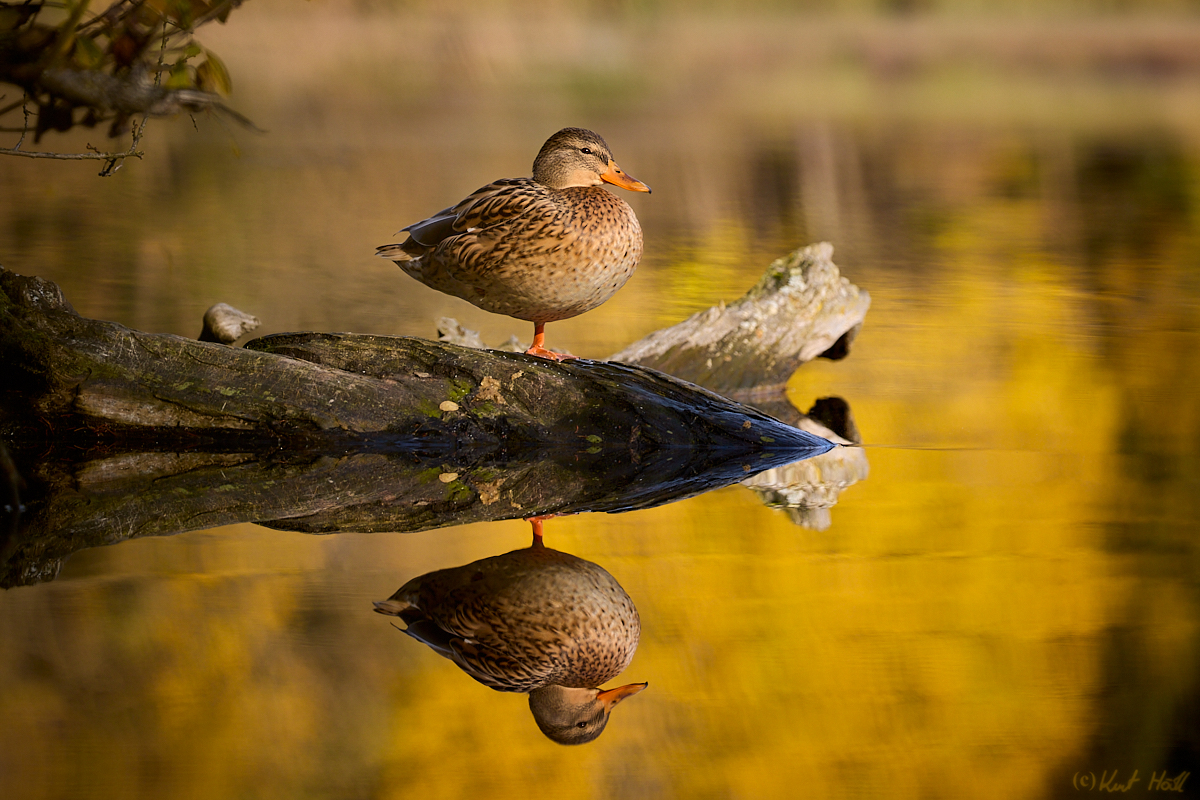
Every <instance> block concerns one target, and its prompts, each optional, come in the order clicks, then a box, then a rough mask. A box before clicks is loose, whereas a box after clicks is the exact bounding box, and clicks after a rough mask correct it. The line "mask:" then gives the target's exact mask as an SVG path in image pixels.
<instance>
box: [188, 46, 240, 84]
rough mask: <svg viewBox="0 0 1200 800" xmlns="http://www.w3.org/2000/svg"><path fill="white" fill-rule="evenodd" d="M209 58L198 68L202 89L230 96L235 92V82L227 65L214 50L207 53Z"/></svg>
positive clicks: (197, 75) (197, 73) (197, 74)
mask: <svg viewBox="0 0 1200 800" xmlns="http://www.w3.org/2000/svg"><path fill="white" fill-rule="evenodd" d="M207 53H208V58H207V59H205V61H204V63H203V64H201V65H200V66H198V67H196V78H197V80H198V81H199V83H200V88H202V89H205V90H207V91H210V92H216V93H217V94H222V95H228V94H230V93H231V92H233V80H232V79H230V77H229V70H228V69H226V68H225V63H224V62H223V61H221V59H220V58H218V57H217V54H216V53H214V52H213V51H212V50H209V51H207Z"/></svg>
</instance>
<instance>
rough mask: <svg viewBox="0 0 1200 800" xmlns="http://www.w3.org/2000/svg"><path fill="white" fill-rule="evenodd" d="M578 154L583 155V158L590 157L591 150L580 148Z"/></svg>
mask: <svg viewBox="0 0 1200 800" xmlns="http://www.w3.org/2000/svg"><path fill="white" fill-rule="evenodd" d="M579 152H581V153H583V154H584V155H585V156H590V155H591V154H592V148H590V147H581V148H579Z"/></svg>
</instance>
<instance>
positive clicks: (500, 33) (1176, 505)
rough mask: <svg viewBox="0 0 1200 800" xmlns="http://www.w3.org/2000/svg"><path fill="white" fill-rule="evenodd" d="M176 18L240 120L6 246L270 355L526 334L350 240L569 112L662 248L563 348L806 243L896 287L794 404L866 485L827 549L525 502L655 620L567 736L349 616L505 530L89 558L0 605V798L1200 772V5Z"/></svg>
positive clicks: (20, 174)
mask: <svg viewBox="0 0 1200 800" xmlns="http://www.w3.org/2000/svg"><path fill="white" fill-rule="evenodd" d="M198 39H199V40H200V41H201V42H203V44H204V45H205V46H206V47H209V48H211V49H212V50H213V51H214V52H216V53H218V54H219V55H220V56H221V58H222V59H223V60H224V62H225V64H226V65H227V66H228V68H229V71H230V73H231V75H232V78H233V86H234V92H233V94H232V96H231V97H230V98H228V102H229V105H230V106H232V107H233V108H235V109H237V110H238V111H240V112H241V113H243V114H245V115H247V116H248V117H250V118H251V119H252V120H253V121H254V122H255V123H256V124H257V125H258V126H259V127H261V128H263V129H264V130H265V131H266V132H265V133H262V134H257V133H254V132H251V131H248V130H246V129H243V128H241V127H239V126H237V125H236V124H234V123H232V122H228V121H223V120H221V119H220V118H217V117H213V116H201V117H197V118H196V119H195V120H194V121H190V120H188V119H187V118H178V119H175V120H155V121H151V123H150V125H149V127H148V129H147V135H146V138H145V139H144V140H143V143H142V145H143V147H144V149H145V150H146V151H147V155H146V158H145V159H144V160H141V161H137V160H131V161H130V162H128V163H126V164H125V166H124V167H123V168H122V169H121V170H120V171H119V172H118V173H117V174H116V175H115V176H113V177H111V178H108V179H103V180H102V179H100V178H98V177H96V175H95V172H96V165H93V164H79V163H70V162H62V163H56V162H35V161H26V160H23V159H14V158H6V159H3V160H0V264H3V266H4V267H5V268H6V269H9V270H12V271H14V272H18V273H22V274H32V275H39V276H42V277H45V278H48V279H51V280H54V281H56V282H58V283H59V284H60V285H61V286H62V287H63V289H64V291H65V293H66V296H67V298H68V299H69V300H70V301H71V302H72V303H73V305H74V306H75V308H76V309H77V310H78V311H79V312H80V313H81V314H83V315H85V316H90V317H97V318H102V319H108V320H113V321H116V322H120V323H122V324H124V325H128V326H130V327H134V328H138V329H141V330H145V331H153V332H165V333H175V334H180V335H185V336H192V337H194V336H196V335H197V334H198V333H199V330H200V319H201V316H202V314H203V312H204V310H205V309H206V308H208V307H209V306H210V305H212V304H213V303H216V302H227V303H231V304H233V305H235V306H237V307H238V308H241V309H243V310H245V311H248V312H250V313H253V314H255V315H257V316H259V317H260V318H261V319H262V320H263V323H264V324H263V327H262V328H261V329H260V333H271V332H276V331H298V330H320V331H354V332H358V333H379V334H395V335H412V336H425V337H432V336H434V334H435V324H436V320H437V318H438V317H439V316H442V315H449V316H454V317H456V318H458V319H459V320H460V321H461V322H462V323H463V324H464V325H465V326H466V327H468V328H471V329H475V330H479V331H480V332H481V333H482V334H483V338H484V340H485V341H487V342H490V343H500V342H502V341H504V340H505V339H507V338H508V336H509V335H510V334H511V333H517V334H518V335H519V336H520V337H522V338H523V339H525V340H527V339H528V337H529V332H528V331H527V330H526V328H527V325H526V324H525V323H518V322H516V321H513V320H509V319H506V318H502V317H498V316H494V315H490V314H487V313H486V312H483V311H480V310H478V309H475V308H474V307H472V306H470V305H468V304H466V303H465V302H463V301H459V300H456V299H453V298H450V297H447V296H444V295H440V294H438V293H436V292H434V291H432V290H429V289H427V288H425V287H423V286H421V285H419V284H418V283H416V282H415V281H413V280H411V279H409V278H407V277H406V276H404V275H403V274H402V273H401V272H400V271H399V270H398V269H397V268H396V267H395V266H394V265H393V264H392V263H391V262H387V261H384V260H382V259H378V258H375V257H374V255H373V253H374V248H375V247H376V246H377V245H380V244H384V243H388V242H392V241H397V239H396V238H394V234H395V232H396V231H397V230H398V229H400V228H401V227H403V226H405V225H407V224H409V223H411V222H414V221H417V220H420V219H423V218H424V217H426V216H428V215H430V214H431V213H433V212H435V211H437V210H439V209H441V208H443V207H445V206H447V205H450V204H451V203H453V202H455V201H457V200H458V199H460V198H462V197H464V196H465V195H466V194H468V193H469V192H471V191H473V190H474V189H476V188H478V187H479V186H481V185H483V184H484V183H487V182H488V181H490V180H492V179H494V178H499V177H515V176H521V175H528V174H529V173H530V167H531V164H532V160H533V157H534V156H535V155H536V153H537V150H538V148H539V147H540V146H541V144H542V142H543V141H545V139H546V138H547V137H548V136H549V135H550V134H552V133H553V132H554V131H556V130H558V129H559V128H561V127H564V126H568V125H571V126H581V127H587V128H591V129H593V130H596V131H597V132H599V133H600V134H601V135H602V136H604V137H605V139H606V140H607V141H608V143H609V144H610V145H611V146H612V148H613V151H614V153H615V155H616V158H617V160H618V162H619V163H620V164H621V166H622V167H623V168H624V169H625V170H627V171H628V172H629V173H631V174H632V175H635V176H637V177H638V178H639V179H641V180H643V181H645V182H646V183H648V184H649V185H651V186H652V187H653V189H654V193H653V194H652V195H649V196H646V195H638V196H631V195H629V194H628V193H623V195H622V196H624V197H625V198H626V199H627V200H628V201H629V202H630V204H631V205H632V206H633V207H634V209H635V210H636V212H637V214H638V216H639V218H640V220H641V223H642V227H643V230H644V232H645V240H646V252H645V256H644V258H643V262H642V266H641V267H640V269H639V271H638V272H637V273H636V274H635V275H634V277H633V278H632V279H631V280H630V282H629V283H628V284H627V285H626V286H625V288H624V289H622V290H621V291H620V292H619V293H618V294H617V295H616V296H615V297H614V298H613V299H612V300H611V301H609V302H608V303H607V304H605V305H604V306H602V307H601V308H599V309H597V310H596V311H593V312H591V313H589V314H587V315H585V316H583V317H580V318H576V319H573V320H568V321H563V322H559V323H554V324H552V325H551V326H550V328H549V341H550V343H551V344H552V345H554V346H556V347H557V346H561V347H564V348H566V349H569V350H571V351H572V352H574V353H576V354H577V355H581V356H585V357H591V358H603V357H605V356H607V355H608V354H611V353H613V352H616V351H617V350H619V349H621V348H622V347H623V346H624V345H626V344H628V343H629V342H631V341H633V340H635V339H638V338H640V337H641V336H643V335H645V334H646V333H649V332H650V331H652V330H655V329H657V328H659V327H662V326H665V325H668V324H672V323H674V322H676V321H679V320H681V319H683V318H684V317H686V316H688V315H690V314H692V313H694V312H696V311H700V310H703V309H705V308H707V307H708V306H710V305H712V304H714V303H717V302H720V301H729V300H733V299H735V298H736V297H738V296H739V295H741V293H742V292H744V291H745V290H746V289H747V288H748V287H749V286H751V285H752V284H753V283H754V281H755V280H757V278H758V276H759V275H760V274H761V272H762V271H763V269H764V268H765V267H766V266H767V264H769V263H770V261H771V260H772V259H774V258H776V257H778V256H781V255H784V254H785V253H787V252H789V251H791V250H793V249H795V248H796V247H799V246H801V245H803V244H808V243H810V242H816V241H829V242H832V243H833V245H834V248H835V250H834V260H835V261H836V262H837V263H838V265H839V266H840V268H841V269H842V272H843V274H844V275H845V276H846V277H847V278H848V279H849V280H850V281H852V282H853V283H855V284H857V285H858V286H860V287H862V288H863V289H866V290H867V291H868V292H870V294H871V296H872V301H873V304H872V307H871V310H870V311H869V313H868V315H867V319H866V323H865V325H864V327H863V330H862V332H861V334H860V336H859V337H858V339H857V341H856V343H855V346H854V349H853V350H852V351H851V354H850V356H849V357H848V358H847V359H845V360H844V361H840V362H821V363H812V364H809V365H806V366H804V367H803V368H802V369H801V370H800V371H799V372H798V373H797V374H796V376H795V377H794V378H793V379H792V381H791V383H790V385H789V394H790V397H791V398H792V400H793V402H794V403H795V404H796V405H797V406H798V407H800V408H807V407H808V406H809V405H811V403H812V402H813V400H814V399H816V398H818V397H823V396H829V395H837V396H841V397H843V398H845V399H846V401H847V402H848V403H849V405H850V407H851V409H852V410H853V412H854V414H855V418H856V421H857V423H858V426H859V428H860V430H861V431H862V434H863V437H864V440H865V442H866V444H867V446H868V447H867V451H866V453H867V457H868V459H869V463H870V469H871V472H870V476H869V478H868V479H867V480H865V481H862V482H860V483H858V484H855V485H854V486H852V487H850V488H849V489H847V490H846V492H845V493H844V494H843V495H842V496H841V500H840V502H839V504H838V505H837V506H836V507H835V508H833V510H832V525H831V526H830V527H829V528H828V529H826V530H821V531H817V530H810V529H806V528H803V527H800V526H797V525H796V524H794V523H793V522H792V521H791V520H790V518H789V517H788V515H786V514H785V513H783V512H782V511H780V510H775V509H769V508H766V507H764V506H763V505H762V504H761V503H760V502H759V501H758V499H757V498H756V497H755V495H754V494H752V493H751V492H750V491H748V490H746V489H744V488H742V487H736V486H735V487H730V488H728V489H724V490H721V491H718V492H714V493H711V494H708V495H705V496H702V497H698V498H694V499H691V500H687V501H684V502H680V503H676V504H673V505H670V506H666V507H663V508H659V509H653V510H649V511H641V512H634V513H630V514H625V515H617V516H607V515H589V516H584V517H572V518H565V519H557V520H552V521H550V522H548V523H547V541H548V544H550V545H551V546H553V547H557V548H559V549H563V550H566V551H568V552H571V553H573V554H575V555H578V556H580V557H582V558H586V559H589V560H591V561H595V562H597V563H599V564H601V565H602V566H604V567H605V568H606V569H608V570H609V571H610V572H611V573H612V574H613V575H614V576H616V577H617V579H618V580H619V581H620V582H621V583H622V585H623V586H624V587H625V589H626V590H627V591H628V592H629V594H630V595H631V596H632V598H633V599H634V601H635V602H636V603H637V605H638V608H639V610H640V612H641V616H642V628H643V635H642V642H641V647H640V649H639V651H638V654H637V656H636V657H635V659H634V662H633V664H632V666H631V667H630V668H629V670H627V671H626V673H624V674H623V675H622V676H621V679H622V682H628V681H642V680H648V681H649V682H650V688H649V690H648V691H646V692H644V693H642V694H641V695H639V696H637V697H636V698H633V699H631V700H629V701H628V702H626V703H624V704H622V706H621V707H620V708H619V709H618V710H617V711H616V712H615V714H614V716H613V721H612V723H611V724H610V726H609V728H608V730H607V731H606V732H605V733H604V735H603V736H602V737H601V738H600V739H599V740H598V741H597V742H596V743H594V744H592V745H589V746H586V747H582V748H574V749H566V748H562V747H559V746H556V745H554V744H551V743H550V742H549V741H547V740H545V739H543V738H542V737H541V735H540V734H539V733H538V732H537V730H536V728H535V727H534V726H533V724H532V720H531V719H530V718H529V714H528V711H527V708H526V706H525V702H524V699H523V698H521V697H518V696H515V695H504V694H498V693H494V692H491V691H489V690H488V689H486V688H484V687H482V686H479V685H477V684H475V683H473V682H472V681H471V680H470V679H468V678H467V677H466V676H465V675H463V674H461V673H460V672H459V671H458V670H457V669H456V668H454V667H453V666H452V665H451V664H450V663H449V662H447V661H445V660H443V659H440V658H439V657H437V656H436V655H435V654H433V653H432V652H429V651H428V650H426V649H425V648H422V647H420V646H419V645H417V644H416V643H415V642H412V641H410V640H408V639H407V638H406V637H404V636H401V635H400V634H398V633H397V632H396V631H395V630H393V629H392V628H391V627H389V626H388V624H387V621H386V620H385V619H384V618H382V617H379V616H377V615H374V614H372V613H371V601H372V600H381V599H384V598H385V597H387V596H389V595H390V594H391V593H392V592H393V591H395V590H396V588H397V587H399V586H400V585H401V584H402V583H404V582H405V581H407V580H408V579H409V578H411V577H413V576H414V575H417V574H420V573H422V572H426V571H428V570H431V569H437V568H441V567H448V566H456V565H458V564H462V563H466V562H468V561H471V560H474V559H477V558H482V557H486V556H489V555H495V554H498V553H501V552H504V551H507V550H511V549H514V548H516V547H520V546H524V545H525V544H526V543H527V538H528V534H527V531H528V526H527V525H526V524H524V523H521V522H519V521H514V522H508V523H494V524H488V525H474V526H463V527H458V528H450V529H445V530H441V531H431V532H425V533H419V534H375V535H348V534H338V535H333V536H328V537H313V536H304V535H301V534H294V533H280V532H274V531H269V530H266V529H262V528H259V527H256V526H252V525H244V526H235V527H230V528H222V529H214V530H211V531H205V532H199V533H191V534H184V535H180V536H176V537H171V538H163V539H155V540H141V541H132V542H126V543H122V544H120V545H116V546H113V547H109V548H103V549H98V550H92V551H86V552H83V553H79V554H77V555H75V556H74V557H72V559H71V560H70V561H69V562H68V563H67V565H66V566H65V568H64V569H63V572H62V573H61V575H60V576H59V578H58V579H57V580H56V581H54V582H52V583H47V584H42V585H39V586H34V587H25V588H20V589H13V590H9V591H7V592H5V593H4V594H3V595H0V639H2V640H3V641H4V642H5V646H4V647H3V648H0V708H3V717H4V720H5V722H6V724H5V725H4V726H0V775H3V776H4V777H3V784H4V785H5V787H6V791H5V793H6V796H9V797H19V798H60V797H62V798H66V797H80V796H88V797H96V798H107V797H162V796H172V797H177V798H191V797H195V798H201V797H205V798H207V797H222V798H227V797H238V796H263V795H275V796H290V797H305V796H313V797H363V798H388V797H400V796H410V797H411V796H420V797H429V798H435V797H464V796H473V795H480V796H495V797H500V796H513V797H529V796H534V797H540V796H550V795H551V794H553V795H555V796H561V795H564V794H571V795H573V796H583V797H596V798H601V797H679V798H709V797H711V798H732V797H755V798H759V797H795V796H808V797H880V796H886V797H913V798H917V797H920V798H929V797H955V798H958V797H1006V798H1007V797H1030V798H1036V797H1060V796H1065V795H1074V794H1076V793H1077V789H1078V788H1079V778H1080V775H1084V776H1085V777H1086V775H1094V777H1095V778H1096V779H1101V778H1102V777H1110V776H1112V775H1113V773H1114V772H1116V773H1117V774H1118V776H1119V777H1118V781H1119V782H1120V783H1122V784H1123V783H1124V782H1126V781H1128V780H1129V779H1131V778H1132V777H1135V776H1134V772H1135V770H1136V771H1137V775H1136V777H1137V778H1138V782H1137V783H1135V784H1134V787H1135V788H1134V790H1133V791H1134V792H1135V793H1136V792H1138V791H1142V790H1144V789H1145V788H1146V787H1148V786H1149V784H1150V781H1151V780H1152V776H1155V775H1157V776H1160V777H1161V776H1164V775H1169V776H1170V777H1171V778H1172V779H1174V778H1176V777H1178V776H1179V775H1181V774H1182V773H1184V772H1188V771H1190V772H1193V773H1198V774H1200V729H1198V726H1200V723H1198V722H1197V720H1200V577H1198V575H1200V556H1198V548H1197V536H1198V535H1200V525H1198V524H1197V520H1198V519H1200V502H1198V498H1200V389H1198V388H1197V387H1200V238H1198V233H1200V3H1196V2H1193V1H1191V0H1188V1H1185V0H1177V1H1172V0H1145V1H1144V2H1139V1H1138V0H1111V1H1109V2H1103V1H1097V2H1085V1H1084V0H1079V1H1078V2H1071V1H1070V0H1061V1H1060V0H1042V1H1041V2H1034V0H1028V1H1022V0H1007V1H1005V0H995V1H993V2H982V0H980V1H979V2H972V1H970V0H964V1H963V2H954V1H953V0H942V1H941V2H937V1H936V0H892V2H881V1H874V2H873V1H871V0H846V1H845V2H838V1H837V0H827V1H826V2H815V1H814V2H746V1H743V2H736V3H735V2H718V1H717V0H713V1H712V2H683V0H676V1H675V2H671V1H670V0H662V1H661V2H655V0H642V1H641V2H637V1H635V0H630V1H629V2H618V1H617V0H612V1H610V2H600V1H599V0H597V1H596V2H585V3H567V2H554V1H553V0H546V2H534V1H533V0H511V2H495V3H469V2H461V1H455V0H451V1H450V2H432V0H431V1H430V2H422V1H419V0H416V1H414V2H385V1H384V0H377V1H375V2H371V1H368V0H363V1H362V2H350V1H349V0H312V1H311V2H306V3H297V2H287V1H286V0H252V2H248V3H246V4H245V5H244V6H243V7H241V8H239V9H237V10H236V11H234V13H233V14H232V15H231V16H230V18H229V20H228V22H227V23H226V24H224V25H219V24H213V25H209V26H206V27H205V28H202V29H201V30H200V31H199V32H198ZM5 136H9V137H11V138H12V140H13V141H8V140H3V139H0V144H3V145H4V146H11V145H12V144H13V143H14V142H15V138H16V134H5ZM102 140H103V131H102V130H99V129H97V130H94V131H82V132H74V133H71V134H69V135H67V136H62V137H58V138H57V139H52V138H50V137H48V138H47V139H46V140H44V141H43V143H42V147H43V149H49V148H50V147H54V148H55V149H72V148H73V149H81V148H82V147H83V146H84V145H85V144H87V143H92V144H94V145H97V146H101V147H104V146H106V145H105V144H104V142H103V141H102ZM1084 788H1085V789H1086V788H1087V786H1086V785H1085V787H1084ZM1180 788H1181V789H1182V790H1183V791H1182V794H1183V796H1193V797H1194V796H1200V779H1197V778H1196V777H1194V776H1193V777H1191V778H1187V779H1185V780H1184V781H1183V783H1182V784H1181V785H1180Z"/></svg>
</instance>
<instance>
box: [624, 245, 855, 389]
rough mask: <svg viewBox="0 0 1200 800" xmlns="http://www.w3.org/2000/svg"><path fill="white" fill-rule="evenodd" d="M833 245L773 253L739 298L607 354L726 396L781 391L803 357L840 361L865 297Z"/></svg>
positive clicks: (803, 359)
mask: <svg viewBox="0 0 1200 800" xmlns="http://www.w3.org/2000/svg"><path fill="white" fill-rule="evenodd" d="M832 259H833V246H832V245H830V244H828V243H825V242H822V243H821V244H814V245H809V246H808V247H802V248H800V249H799V250H796V251H795V252H793V253H791V254H790V255H788V256H785V257H784V258H780V259H777V260H776V261H775V262H774V263H773V264H771V266H770V267H768V269H767V271H766V273H765V274H764V275H763V277H762V278H761V279H760V280H759V282H758V283H757V284H756V285H755V286H754V287H753V288H752V289H751V290H750V291H748V292H746V294H745V295H744V296H742V298H741V299H739V300H737V301H736V302H733V303H730V304H729V305H724V304H722V305H718V306H713V307H712V308H710V309H708V310H707V311H702V312H700V313H699V314H695V315H693V316H691V317H690V318H688V319H686V320H684V321H683V322H681V323H679V324H678V325H675V326H673V327H670V328H664V329H663V330H659V331H655V332H654V333H652V334H650V335H649V336H647V337H646V338H644V339H642V340H640V341H638V342H634V343H633V344H631V345H630V346H629V347H626V348H625V349H624V350H622V351H621V352H619V353H617V354H616V355H614V356H612V358H611V360H613V361H621V362H624V363H626V364H640V365H642V366H645V367H652V368H654V369H657V370H659V371H661V372H665V373H667V374H668V375H674V376H675V377H677V378H682V379H683V380H685V381H691V382H692V383H695V384H699V385H700V386H705V387H707V388H709V389H712V390H714V391H718V392H720V393H721V394H724V395H727V396H733V395H734V394H736V393H738V392H741V391H745V390H750V389H753V390H755V391H756V392H758V393H760V394H762V393H769V391H770V390H772V389H774V390H782V389H783V386H784V384H786V383H787V380H788V378H790V377H791V375H792V373H793V372H795V371H796V368H797V367H799V366H800V365H801V364H803V363H804V362H805V361H811V360H812V359H814V358H817V357H818V356H824V357H826V358H832V359H839V358H844V357H845V356H846V354H847V353H848V352H849V349H850V344H851V342H853V340H854V336H855V335H856V334H857V333H858V329H859V328H860V327H861V325H862V321H863V318H864V317H865V316H866V314H867V309H868V308H869V307H870V305H871V298H870V295H868V294H867V293H866V292H864V291H863V290H861V289H859V288H858V287H857V286H855V285H854V284H852V283H850V281H848V280H846V279H845V278H843V277H842V276H841V273H840V272H839V271H838V268H837V267H836V266H835V265H834V263H833V260H832Z"/></svg>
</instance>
